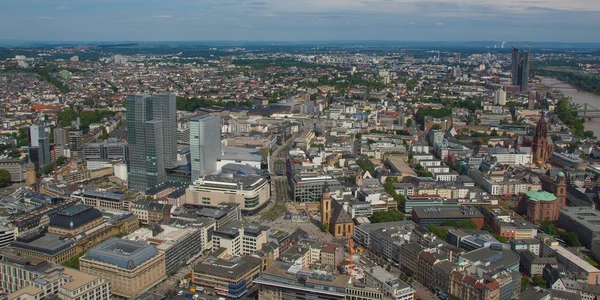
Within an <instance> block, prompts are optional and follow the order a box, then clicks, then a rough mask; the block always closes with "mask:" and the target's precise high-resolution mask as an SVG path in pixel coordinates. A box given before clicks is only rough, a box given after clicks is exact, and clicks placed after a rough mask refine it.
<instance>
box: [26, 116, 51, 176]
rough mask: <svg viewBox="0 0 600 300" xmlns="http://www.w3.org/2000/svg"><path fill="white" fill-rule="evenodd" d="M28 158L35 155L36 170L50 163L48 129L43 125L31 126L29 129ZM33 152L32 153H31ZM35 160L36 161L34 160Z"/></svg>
mask: <svg viewBox="0 0 600 300" xmlns="http://www.w3.org/2000/svg"><path fill="white" fill-rule="evenodd" d="M29 139H30V146H31V147H30V151H29V152H30V157H31V154H36V157H35V158H34V163H35V162H37V164H36V165H37V167H38V168H43V167H44V166H45V165H47V164H50V163H52V158H51V157H50V128H49V127H46V126H44V125H32V126H30V127H29ZM32 150H33V151H32ZM36 158H37V161H36V160H35V159H36Z"/></svg>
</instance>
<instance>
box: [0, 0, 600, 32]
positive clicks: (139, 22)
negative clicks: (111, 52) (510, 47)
mask: <svg viewBox="0 0 600 300" xmlns="http://www.w3.org/2000/svg"><path fill="white" fill-rule="evenodd" d="M557 18H560V20H561V22H555V20H556V19H557ZM0 25H2V26H0V28H2V29H0V40H31V41H33V40H44V41H82V42H83V41H173V40H181V41H201V40H248V41H264V40H273V41H302V40H331V41H338V40H357V41H359V40H396V41H397V40H415V41H434V40H446V41H466V40H529V41H561V42H600V37H599V36H598V35H597V34H596V33H595V31H594V29H595V28H598V26H600V3H597V2H594V1H588V0H578V1H570V2H568V3H563V2H559V1H555V0H547V1H537V2H533V3H532V2H530V1H523V0H521V1H504V2H496V1H487V0H486V1H479V3H477V4H465V3H464V2H460V1H418V2H417V1H409V0H373V1H360V0H344V1H341V0H326V1H315V0H301V1H295V2H293V3H286V2H280V1H272V0H261V1H243V0H229V1H184V0H178V1H175V2H161V1H141V0H134V1H128V2H127V3H122V2H120V1H116V0H106V1H93V2H92V1H84V2H76V1H72V0H59V1H53V2H50V3H49V2H46V1H40V0H23V1H8V3H6V4H5V5H4V9H3V10H2V12H0Z"/></svg>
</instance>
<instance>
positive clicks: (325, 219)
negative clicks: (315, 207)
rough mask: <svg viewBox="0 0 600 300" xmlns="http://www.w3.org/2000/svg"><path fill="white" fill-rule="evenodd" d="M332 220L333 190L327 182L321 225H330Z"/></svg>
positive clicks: (322, 204)
mask: <svg viewBox="0 0 600 300" xmlns="http://www.w3.org/2000/svg"><path fill="white" fill-rule="evenodd" d="M330 221H331V192H329V185H328V184H327V182H325V185H323V196H322V197H321V226H322V227H325V226H326V225H327V226H329V222H330Z"/></svg>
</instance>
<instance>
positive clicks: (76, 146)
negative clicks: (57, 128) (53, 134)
mask: <svg viewBox="0 0 600 300" xmlns="http://www.w3.org/2000/svg"><path fill="white" fill-rule="evenodd" d="M68 143H69V145H70V146H71V150H73V151H76V152H79V151H81V149H83V132H81V130H79V129H77V128H71V129H69V141H68Z"/></svg>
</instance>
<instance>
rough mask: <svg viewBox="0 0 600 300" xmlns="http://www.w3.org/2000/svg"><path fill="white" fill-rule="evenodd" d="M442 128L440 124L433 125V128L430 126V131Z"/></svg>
mask: <svg viewBox="0 0 600 300" xmlns="http://www.w3.org/2000/svg"><path fill="white" fill-rule="evenodd" d="M441 129H442V126H441V125H440V124H433V126H431V130H441Z"/></svg>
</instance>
